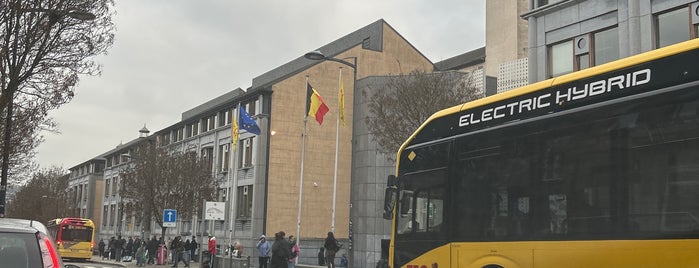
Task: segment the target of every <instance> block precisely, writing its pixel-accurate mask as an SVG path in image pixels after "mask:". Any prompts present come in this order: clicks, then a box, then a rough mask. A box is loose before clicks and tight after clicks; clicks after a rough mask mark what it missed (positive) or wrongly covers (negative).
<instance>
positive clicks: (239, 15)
mask: <svg viewBox="0 0 699 268" xmlns="http://www.w3.org/2000/svg"><path fill="white" fill-rule="evenodd" d="M115 10H116V15H115V16H114V17H113V19H114V23H115V25H116V38H115V42H114V46H112V48H111V49H110V50H109V53H108V55H106V56H100V57H98V58H97V59H96V60H97V62H98V63H100V64H101V65H102V68H103V69H102V75H101V76H94V77H89V76H84V77H82V78H81V81H80V83H79V85H78V87H77V88H76V90H75V97H74V98H73V100H72V101H71V102H70V103H68V104H66V105H63V106H62V107H60V108H59V109H58V110H55V111H53V112H51V113H50V116H52V117H53V118H54V119H55V121H56V122H57V123H58V124H59V128H60V131H61V133H60V134H53V133H44V135H45V139H46V141H45V142H44V143H43V144H42V145H41V146H39V148H38V155H37V156H38V159H37V161H38V163H39V164H40V165H41V167H50V166H59V167H63V168H65V169H68V168H71V167H73V166H76V165H78V164H80V163H83V162H85V161H87V160H89V159H91V158H93V157H95V156H98V155H100V154H102V153H104V152H106V151H108V150H111V149H113V148H115V147H116V146H117V145H118V144H120V143H122V142H124V143H126V142H128V141H130V140H133V139H135V138H137V137H138V130H139V129H141V128H142V127H143V125H144V124H145V125H146V126H147V127H148V129H150V130H151V132H155V131H158V130H161V129H163V128H165V127H168V126H170V125H172V124H174V123H176V122H179V120H180V117H181V114H182V112H184V111H186V110H189V109H191V108H193V107H195V106H197V105H200V104H202V103H204V102H206V101H208V100H211V99H213V98H215V97H218V96H220V95H222V94H224V93H226V92H228V91H230V90H233V89H235V88H238V87H240V88H243V89H247V88H248V87H250V85H251V84H252V79H253V78H254V77H256V76H259V75H261V74H263V73H265V72H267V71H269V70H272V69H274V68H276V67H278V66H280V65H282V64H284V63H287V62H289V61H291V60H293V59H295V58H297V57H299V56H301V55H303V54H304V53H306V52H308V51H311V50H315V49H317V48H319V47H321V46H323V45H325V44H328V43H330V42H332V41H334V40H337V39H339V38H341V37H343V36H345V35H347V34H349V33H351V32H353V31H355V30H358V29H360V28H362V27H364V26H367V25H369V24H371V23H372V22H375V21H376V20H378V19H384V20H385V21H386V22H387V23H388V24H390V25H391V26H392V27H393V28H394V29H396V31H398V32H399V33H400V34H401V35H402V36H403V37H404V38H406V39H407V40H408V42H410V43H411V44H412V45H413V46H415V47H416V48H417V49H418V50H419V51H420V52H422V53H423V54H424V55H425V56H427V58H429V59H430V60H431V61H432V62H438V61H441V60H444V59H447V58H450V57H453V56H456V55H459V54H462V53H464V52H467V51H470V50H473V49H476V48H479V47H482V46H484V45H485V0H440V1H433V0H336V1H332V0H287V1H283V0H274V1H272V0H254V1H236V0H117V1H116V6H115Z"/></svg>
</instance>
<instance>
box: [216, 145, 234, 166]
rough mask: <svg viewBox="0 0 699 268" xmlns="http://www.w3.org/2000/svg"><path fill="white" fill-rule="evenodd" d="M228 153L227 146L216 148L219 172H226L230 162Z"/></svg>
mask: <svg viewBox="0 0 699 268" xmlns="http://www.w3.org/2000/svg"><path fill="white" fill-rule="evenodd" d="M230 155H231V154H230V152H229V150H228V144H223V145H219V146H218V166H219V170H220V171H221V172H226V171H228V162H229V161H230Z"/></svg>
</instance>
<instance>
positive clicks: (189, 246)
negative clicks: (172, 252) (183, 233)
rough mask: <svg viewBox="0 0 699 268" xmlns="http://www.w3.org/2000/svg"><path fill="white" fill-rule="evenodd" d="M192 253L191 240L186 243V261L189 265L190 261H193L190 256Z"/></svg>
mask: <svg viewBox="0 0 699 268" xmlns="http://www.w3.org/2000/svg"><path fill="white" fill-rule="evenodd" d="M190 252H192V242H190V241H189V238H188V239H187V241H185V242H184V259H185V260H186V261H187V263H189V261H190V260H191V259H192V258H191V257H190V256H189V253H190Z"/></svg>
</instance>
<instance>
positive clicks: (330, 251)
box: [323, 232, 341, 268]
mask: <svg viewBox="0 0 699 268" xmlns="http://www.w3.org/2000/svg"><path fill="white" fill-rule="evenodd" d="M323 247H324V248H325V263H326V264H327V265H328V268H335V253H337V251H338V250H340V247H341V246H340V243H338V242H337V239H335V235H334V234H333V232H328V236H327V237H326V238H325V244H323Z"/></svg>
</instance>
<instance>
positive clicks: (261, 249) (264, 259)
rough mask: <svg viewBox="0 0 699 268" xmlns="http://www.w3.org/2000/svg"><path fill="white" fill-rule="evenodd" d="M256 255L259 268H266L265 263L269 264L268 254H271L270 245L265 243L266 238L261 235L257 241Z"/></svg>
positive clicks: (267, 242)
mask: <svg viewBox="0 0 699 268" xmlns="http://www.w3.org/2000/svg"><path fill="white" fill-rule="evenodd" d="M256 247H257V253H258V255H259V257H258V259H259V261H260V268H267V263H269V257H270V253H271V252H272V245H270V243H269V241H267V237H266V236H265V235H264V234H262V235H260V239H259V240H257V246H256Z"/></svg>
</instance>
